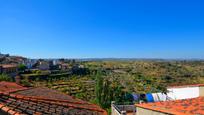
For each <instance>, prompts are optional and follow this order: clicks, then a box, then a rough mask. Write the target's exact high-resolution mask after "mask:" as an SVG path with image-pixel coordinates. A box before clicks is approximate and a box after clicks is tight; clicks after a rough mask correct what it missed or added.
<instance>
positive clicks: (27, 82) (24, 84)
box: [21, 79, 32, 87]
mask: <svg viewBox="0 0 204 115" xmlns="http://www.w3.org/2000/svg"><path fill="white" fill-rule="evenodd" d="M21 84H22V85H23V86H26V87H30V86H32V84H31V83H30V82H29V81H28V80H26V79H24V80H21Z"/></svg>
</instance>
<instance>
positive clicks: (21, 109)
mask: <svg viewBox="0 0 204 115" xmlns="http://www.w3.org/2000/svg"><path fill="white" fill-rule="evenodd" d="M0 86H3V87H0V108H1V110H2V111H4V112H5V113H8V114H11V115H14V114H24V115H33V114H34V115H35V114H36V115H45V114H57V115H61V114H65V115H67V114H69V115H75V114H77V115H80V114H83V115H107V112H106V111H105V110H103V109H101V108H100V107H99V106H97V105H94V104H91V103H88V102H86V101H82V100H80V99H75V98H73V97H71V96H68V95H65V94H63V93H60V92H57V91H55V90H51V89H48V88H25V87H22V86H20V85H17V84H15V83H11V82H0ZM14 88H16V90H14ZM6 90H7V91H6Z"/></svg>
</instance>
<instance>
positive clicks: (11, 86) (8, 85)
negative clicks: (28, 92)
mask: <svg viewBox="0 0 204 115" xmlns="http://www.w3.org/2000/svg"><path fill="white" fill-rule="evenodd" d="M25 89H28V88H26V87H23V86H20V85H18V84H16V83H13V82H5V81H2V82H0V92H4V93H5V92H6V93H10V92H14V91H19V90H25Z"/></svg>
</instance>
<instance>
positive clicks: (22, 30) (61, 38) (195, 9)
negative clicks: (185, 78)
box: [0, 0, 204, 58]
mask: <svg viewBox="0 0 204 115" xmlns="http://www.w3.org/2000/svg"><path fill="white" fill-rule="evenodd" d="M0 52H2V53H10V54H14V55H22V56H27V57H31V58H59V57H64V58H108V57H116V58H204V1H203V0H0Z"/></svg>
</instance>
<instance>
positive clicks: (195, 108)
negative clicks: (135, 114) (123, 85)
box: [136, 97, 204, 115]
mask: <svg viewBox="0 0 204 115" xmlns="http://www.w3.org/2000/svg"><path fill="white" fill-rule="evenodd" d="M136 106H137V107H141V108H145V109H149V110H154V111H159V112H162V113H167V114H173V115H204V97H198V98H193V99H185V100H176V101H166V102H155V103H144V104H136Z"/></svg>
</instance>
